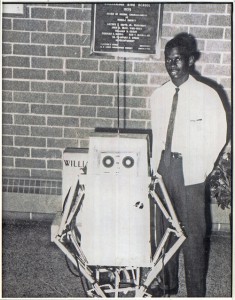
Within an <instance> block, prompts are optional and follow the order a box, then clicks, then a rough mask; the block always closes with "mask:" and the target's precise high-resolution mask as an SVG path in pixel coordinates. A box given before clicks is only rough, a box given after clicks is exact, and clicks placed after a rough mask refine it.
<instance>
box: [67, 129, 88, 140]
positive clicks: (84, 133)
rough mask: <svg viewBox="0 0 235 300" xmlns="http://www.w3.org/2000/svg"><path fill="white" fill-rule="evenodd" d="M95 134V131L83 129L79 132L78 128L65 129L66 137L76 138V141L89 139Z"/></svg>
mask: <svg viewBox="0 0 235 300" xmlns="http://www.w3.org/2000/svg"><path fill="white" fill-rule="evenodd" d="M91 132H93V129H90V130H89V129H83V128H79V130H78V129H77V128H76V129H74V128H65V129H64V136H65V137H66V138H73V139H74V138H75V139H84V138H88V137H89V135H90V134H91Z"/></svg>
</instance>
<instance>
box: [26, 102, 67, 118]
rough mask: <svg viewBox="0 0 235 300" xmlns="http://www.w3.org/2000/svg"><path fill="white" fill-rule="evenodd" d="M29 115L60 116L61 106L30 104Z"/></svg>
mask: <svg viewBox="0 0 235 300" xmlns="http://www.w3.org/2000/svg"><path fill="white" fill-rule="evenodd" d="M31 113H33V114H39V115H40V114H41V115H61V114H62V106H61V105H48V104H44V105H40V104H32V105H31Z"/></svg>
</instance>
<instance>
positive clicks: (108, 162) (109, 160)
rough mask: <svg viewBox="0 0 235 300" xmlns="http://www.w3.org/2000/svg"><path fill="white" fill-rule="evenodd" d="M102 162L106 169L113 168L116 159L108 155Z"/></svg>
mask: <svg viewBox="0 0 235 300" xmlns="http://www.w3.org/2000/svg"><path fill="white" fill-rule="evenodd" d="M102 162H103V165H104V166H105V167H106V168H111V167H112V166H113V165H114V158H113V157H112V156H110V155H107V156H105V157H104V158H103V161H102Z"/></svg>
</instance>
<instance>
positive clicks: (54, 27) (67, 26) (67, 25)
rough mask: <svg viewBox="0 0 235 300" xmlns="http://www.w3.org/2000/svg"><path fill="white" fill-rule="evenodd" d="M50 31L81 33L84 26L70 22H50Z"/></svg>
mask: <svg viewBox="0 0 235 300" xmlns="http://www.w3.org/2000/svg"><path fill="white" fill-rule="evenodd" d="M48 31H49V32H50V31H51V32H60V33H62V32H64V33H69V32H71V33H81V31H82V24H81V23H78V22H68V21H48Z"/></svg>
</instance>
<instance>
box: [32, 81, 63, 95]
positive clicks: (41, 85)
mask: <svg viewBox="0 0 235 300" xmlns="http://www.w3.org/2000/svg"><path fill="white" fill-rule="evenodd" d="M31 90H32V91H38V92H49V93H62V92H63V83H57V82H32V83H31Z"/></svg>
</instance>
